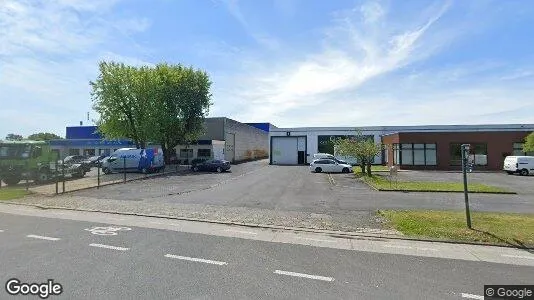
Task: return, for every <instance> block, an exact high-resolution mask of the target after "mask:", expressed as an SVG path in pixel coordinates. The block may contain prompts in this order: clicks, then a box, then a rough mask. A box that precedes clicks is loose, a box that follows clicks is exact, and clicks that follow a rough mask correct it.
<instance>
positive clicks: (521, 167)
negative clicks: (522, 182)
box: [503, 156, 534, 176]
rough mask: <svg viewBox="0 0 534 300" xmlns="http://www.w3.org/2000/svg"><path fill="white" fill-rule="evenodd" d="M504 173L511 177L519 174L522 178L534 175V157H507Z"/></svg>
mask: <svg viewBox="0 0 534 300" xmlns="http://www.w3.org/2000/svg"><path fill="white" fill-rule="evenodd" d="M503 169H504V171H505V172H506V173H508V174H509V175H512V174H514V173H519V174H520V175H522V176H527V175H529V174H534V156H507V157H506V158H505V159H504V167H503Z"/></svg>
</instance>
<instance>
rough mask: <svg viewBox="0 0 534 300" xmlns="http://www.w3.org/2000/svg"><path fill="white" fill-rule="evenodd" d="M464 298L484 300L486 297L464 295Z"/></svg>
mask: <svg viewBox="0 0 534 300" xmlns="http://www.w3.org/2000/svg"><path fill="white" fill-rule="evenodd" d="M462 297H463V298H468V299H477V300H484V296H479V295H473V294H466V293H462Z"/></svg>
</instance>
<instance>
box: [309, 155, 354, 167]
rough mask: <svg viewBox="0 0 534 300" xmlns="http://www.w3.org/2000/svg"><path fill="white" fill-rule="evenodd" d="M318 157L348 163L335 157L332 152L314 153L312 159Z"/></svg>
mask: <svg viewBox="0 0 534 300" xmlns="http://www.w3.org/2000/svg"><path fill="white" fill-rule="evenodd" d="M318 159H333V160H335V161H336V162H337V163H340V164H345V165H348V164H349V163H347V162H346V161H344V160H341V159H337V158H336V157H335V156H333V155H332V154H328V153H315V154H314V155H313V160H318Z"/></svg>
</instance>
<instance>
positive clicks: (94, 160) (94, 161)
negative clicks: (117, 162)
mask: <svg viewBox="0 0 534 300" xmlns="http://www.w3.org/2000/svg"><path fill="white" fill-rule="evenodd" d="M104 157H106V155H105V154H102V155H95V156H91V157H89V158H86V159H84V160H83V161H82V162H83V163H85V164H87V165H88V166H89V167H91V168H92V167H100V166H101V165H102V160H103V159H104Z"/></svg>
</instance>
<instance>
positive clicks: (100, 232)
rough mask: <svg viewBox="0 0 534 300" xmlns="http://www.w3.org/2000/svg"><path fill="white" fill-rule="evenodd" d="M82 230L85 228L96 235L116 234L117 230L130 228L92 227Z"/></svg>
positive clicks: (128, 228)
mask: <svg viewBox="0 0 534 300" xmlns="http://www.w3.org/2000/svg"><path fill="white" fill-rule="evenodd" d="M84 230H87V231H89V232H91V233H92V234H96V235H117V231H120V230H124V231H129V230H132V229H131V228H130V227H120V226H119V227H113V226H109V227H93V228H86V229H84Z"/></svg>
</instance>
